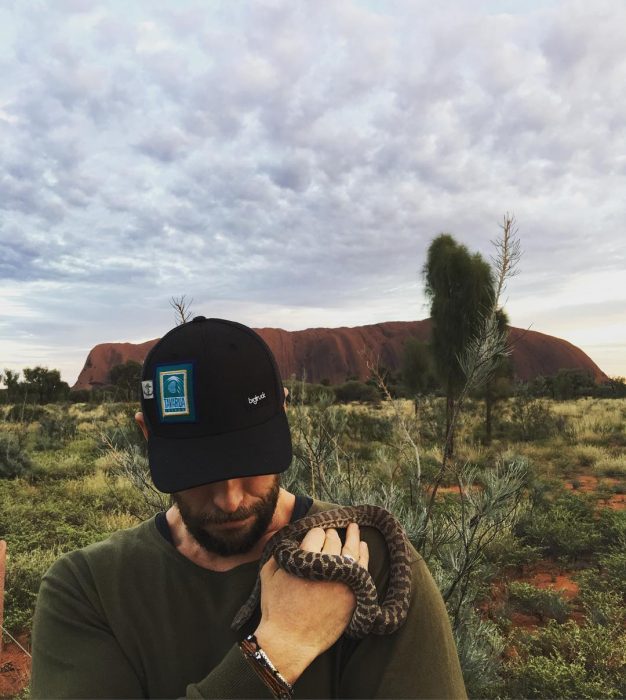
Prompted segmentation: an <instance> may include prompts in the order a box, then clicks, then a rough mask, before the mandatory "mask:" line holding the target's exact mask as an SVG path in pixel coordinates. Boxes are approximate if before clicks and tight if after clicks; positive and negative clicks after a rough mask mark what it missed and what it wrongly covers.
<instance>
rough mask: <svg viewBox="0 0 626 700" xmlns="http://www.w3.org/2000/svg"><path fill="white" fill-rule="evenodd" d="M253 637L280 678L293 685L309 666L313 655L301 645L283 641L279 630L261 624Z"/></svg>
mask: <svg viewBox="0 0 626 700" xmlns="http://www.w3.org/2000/svg"><path fill="white" fill-rule="evenodd" d="M254 636H255V637H256V639H257V642H258V644H259V646H260V647H261V649H263V651H264V652H265V654H266V655H267V656H268V658H269V660H270V661H271V662H272V664H273V665H274V667H275V668H276V669H277V670H278V672H279V673H280V675H281V676H283V678H284V679H285V680H286V681H287V682H288V683H289V684H290V685H293V684H294V683H295V682H296V681H297V680H298V678H300V676H301V675H302V673H303V672H304V670H305V669H306V668H307V667H308V666H309V665H310V664H311V662H312V661H313V659H314V658H315V655H314V654H312V652H311V651H310V650H308V649H307V648H305V647H303V646H302V645H298V644H294V643H293V641H291V640H287V639H285V637H284V635H283V633H281V631H280V630H276V629H272V628H271V627H268V626H267V625H264V624H263V623H261V624H260V625H259V626H258V627H257V629H256V631H255V633H254Z"/></svg>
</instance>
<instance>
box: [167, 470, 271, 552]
mask: <svg viewBox="0 0 626 700" xmlns="http://www.w3.org/2000/svg"><path fill="white" fill-rule="evenodd" d="M279 491H280V477H279V476H278V475H276V480H275V481H274V483H273V484H272V487H271V488H270V489H269V491H268V492H267V493H266V494H265V496H263V498H262V499H261V500H260V501H257V502H256V503H254V505H252V506H250V507H249V508H238V509H237V510H236V511H235V512H234V513H223V512H221V511H218V512H217V513H211V514H210V515H208V514H200V515H196V514H195V513H193V512H192V511H191V510H190V508H189V506H188V505H187V504H186V503H185V501H184V500H183V499H182V498H181V497H180V494H178V493H174V494H172V500H173V501H174V503H175V504H176V506H177V507H178V510H179V511H180V515H181V517H182V519H183V522H184V523H185V526H186V528H187V530H188V531H189V534H190V535H191V536H192V537H193V538H194V539H195V540H196V541H197V542H198V544H200V546H201V547H203V548H204V549H206V550H207V552H211V553H212V554H219V555H220V556H223V557H229V556H233V555H234V554H245V553H246V552H249V551H250V550H251V549H252V548H253V547H254V545H255V544H256V543H257V542H258V541H259V539H260V538H261V536H262V535H263V533H264V532H265V531H266V530H267V527H268V525H269V524H270V523H271V522H272V517H273V516H274V511H275V510H276V504H277V502H278V494H279ZM250 516H253V520H252V523H251V524H246V525H244V526H242V527H238V528H211V525H219V524H221V523H228V522H235V521H238V520H245V519H246V518H248V517H250Z"/></svg>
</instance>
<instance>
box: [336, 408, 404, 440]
mask: <svg viewBox="0 0 626 700" xmlns="http://www.w3.org/2000/svg"><path fill="white" fill-rule="evenodd" d="M346 432H347V433H348V435H349V436H350V437H351V438H353V439H355V440H358V441H362V442H366V443H368V442H386V443H388V442H391V440H392V438H393V423H392V421H391V420H390V419H389V418H387V417H386V416H378V415H375V414H372V413H368V412H365V411H351V412H350V413H349V414H348V416H347V422H346Z"/></svg>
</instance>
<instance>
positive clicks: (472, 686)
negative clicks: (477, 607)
mask: <svg viewBox="0 0 626 700" xmlns="http://www.w3.org/2000/svg"><path fill="white" fill-rule="evenodd" d="M454 639H455V642H456V648H457V651H458V654H459V661H460V662H461V668H462V669H463V679H464V681H465V687H466V689H467V692H468V695H469V697H470V698H494V697H499V693H500V690H501V687H502V652H503V651H504V638H503V636H502V634H501V633H500V631H499V630H498V628H497V626H496V625H495V624H494V623H493V622H491V621H490V620H481V619H480V617H479V616H478V615H477V614H476V612H475V611H473V610H470V609H466V610H464V614H463V618H462V623H461V624H459V625H458V626H457V627H456V629H455V630H454Z"/></svg>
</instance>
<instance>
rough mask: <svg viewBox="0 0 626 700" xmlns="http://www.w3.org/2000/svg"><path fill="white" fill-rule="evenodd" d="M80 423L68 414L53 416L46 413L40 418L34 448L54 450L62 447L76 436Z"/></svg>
mask: <svg viewBox="0 0 626 700" xmlns="http://www.w3.org/2000/svg"><path fill="white" fill-rule="evenodd" d="M77 425H78V422H77V420H76V418H74V417H73V416H70V415H69V414H67V413H63V414H62V415H53V414H51V413H44V414H43V415H42V416H40V418H39V430H38V431H37V433H36V436H35V440H34V444H33V447H34V449H35V450H39V451H43V450H54V449H57V448H59V447H62V446H63V445H64V444H65V443H66V442H67V441H68V440H70V439H72V438H73V437H74V436H75V435H76V429H77Z"/></svg>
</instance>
